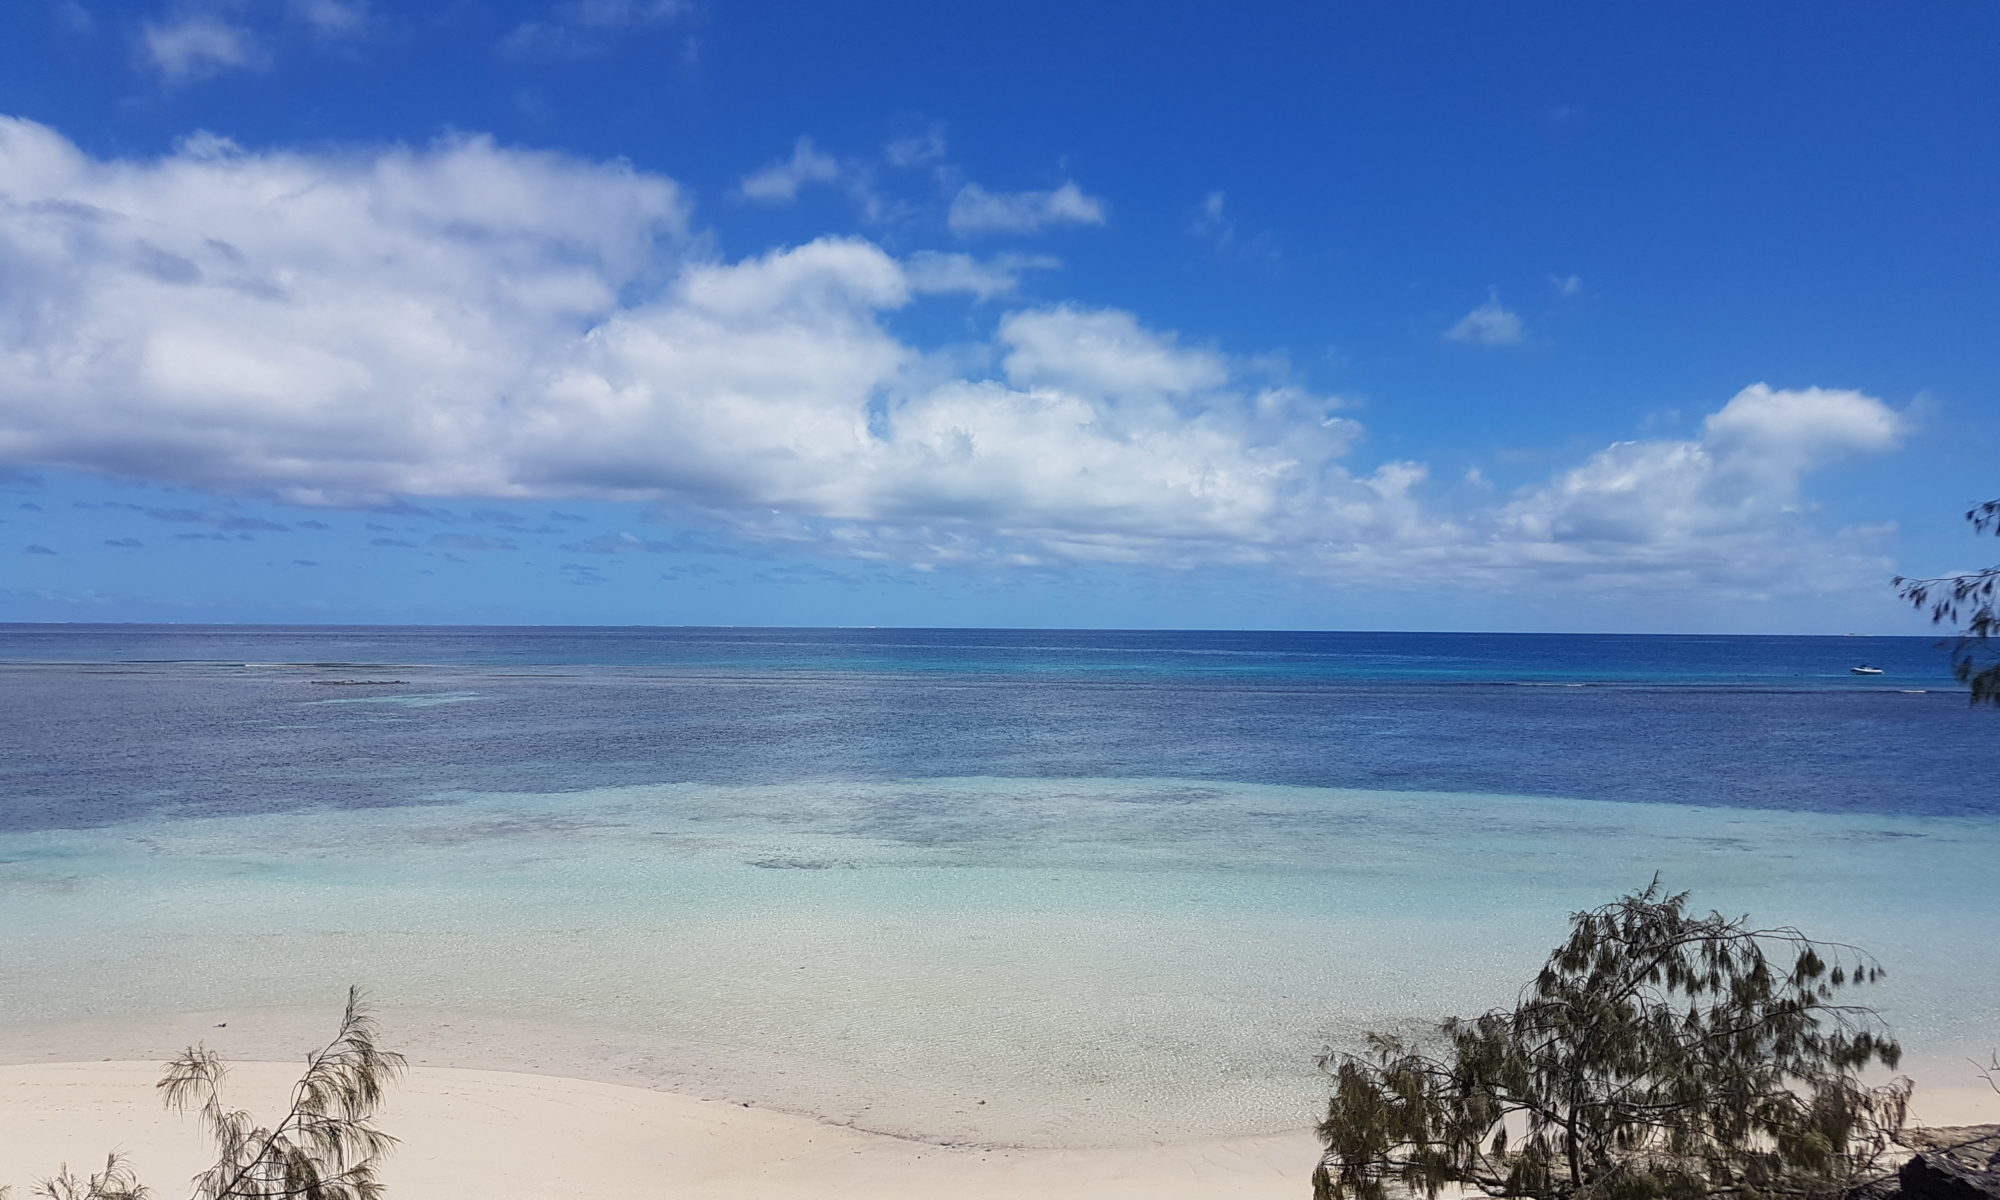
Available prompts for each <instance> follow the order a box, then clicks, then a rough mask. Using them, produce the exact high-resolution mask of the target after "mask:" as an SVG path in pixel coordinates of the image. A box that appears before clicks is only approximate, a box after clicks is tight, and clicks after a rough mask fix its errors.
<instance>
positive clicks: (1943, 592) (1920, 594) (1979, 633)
mask: <svg viewBox="0 0 2000 1200" xmlns="http://www.w3.org/2000/svg"><path fill="white" fill-rule="evenodd" d="M1965 519H1966V520H1967V521H1969V522H1971V524H1972V528H1973V529H1974V530H1975V531H1976V532H1979V533H1988V532H1991V533H1994V534H2000V500H1988V501H1987V502H1986V503H1984V504H1976V505H1974V506H1973V507H1972V508H1971V509H1969V510H1968V511H1967V512H1966V514H1965ZM1896 594H1897V595H1899V596H1901V597H1902V598H1903V599H1905V600H1908V601H1909V602H1910V604H1911V605H1912V606H1913V607H1915V608H1916V609H1917V610H1918V611H1919V612H1927V613H1929V614H1930V618H1931V624H1933V625H1956V626H1958V638H1957V640H1956V642H1955V643H1954V644H1953V646H1952V652H1951V667H1952V673H1953V674H1954V675H1956V676H1957V677H1958V681H1959V682H1960V683H1962V684H1965V685H1966V686H1967V687H1968V688H1970V689H1971V692H1972V702H1973V703H1974V704H1991V705H1994V706H1995V707H2000V652H1996V651H1995V650H1994V646H1995V645H1996V644H2000V642H1996V640H1995V639H2000V609H1996V608H1995V604H1996V602H2000V566H1991V567H1985V568H1982V569H1981V570H1977V571H1962V572H1959V573H1958V574H1955V575H1940V576H1938V577H1936V578H1933V579H1905V578H1904V577H1902V576H1900V575H1899V576H1897V577H1896Z"/></svg>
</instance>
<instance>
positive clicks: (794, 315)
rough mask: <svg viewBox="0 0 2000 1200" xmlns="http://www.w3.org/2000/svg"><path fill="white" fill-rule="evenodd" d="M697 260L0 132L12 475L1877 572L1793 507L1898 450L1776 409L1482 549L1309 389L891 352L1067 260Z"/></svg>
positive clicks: (480, 204) (331, 177)
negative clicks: (968, 303)
mask: <svg viewBox="0 0 2000 1200" xmlns="http://www.w3.org/2000/svg"><path fill="white" fill-rule="evenodd" d="M702 244H703V243H702V240H701V239H699V238H694V237H691V236H690V234H689V216H688V210H687V206H686V203H685V201H684V199H683V197H682V194H681V192H680V189H679V188H678V187H676V185H675V184H674V183H673V182H672V181H670V180H668V179H665V178H662V177H660V176H657V175H651V174H647V173H643V172H639V171H636V170H634V169H632V168H631V167H629V166H627V165H624V164H619V163H603V162H591V161H585V160H580V159H576V158H570V157H566V156H562V155H556V154H546V153H536V152H530V151H523V150H516V149H511V148H507V147H502V146H499V145H496V144H494V143H493V142H491V141H490V140H487V139H483V138H476V137H467V138H455V139H449V140H445V141H442V142H439V143H437V144H435V145H432V146H429V147H425V148H421V149H407V148H393V149H381V150H348V151H342V152H326V153H318V154H303V153H279V152H273V153H248V152H245V151H243V150H241V149H239V148H236V147H234V146H232V145H230V144H229V143H227V142H224V141H222V140H221V139H215V138H193V139H190V140H189V141H187V142H186V143H184V144H183V145H182V146H181V147H180V148H179V149H178V150H177V151H176V152H175V153H172V154H169V155H166V156H164V157H161V158H157V159H149V160H100V159H94V158H92V157H90V156H88V155H86V154H84V153H82V152H81V151H80V150H78V149H77V148H76V147H75V146H74V145H73V144H71V143H70V142H68V141H67V140H66V139H64V138H62V137H61V136H59V135H58V134H56V133H54V132H53V131H51V130H49V129H47V128H45V127H43V126H40V125H36V124H34V123H32V122H26V121H0V467H4V466H5V465H8V464H17V465H20V466H24V467H32V466H50V467H61V468H69V469H76V470H84V471H93V472H100V473H105V474H113V475H119V476H127V477H139V478H146V479H152V480H156V481H160V482H165V483H169V484H178V485H184V486H191V487H195V488H199V489H203V490H206V491H208V492H211V493H220V494H239V495H261V496H269V497H274V498H277V499H280V500H284V501H287V502H291V503H294V504H319V505H354V506H373V507H376V508H389V507H393V506H401V508H400V511H406V512H411V513H418V512H420V511H421V510H417V509H415V508H414V507H412V506H410V505H409V504H408V498H447V497H457V498H463V499H468V500H479V499H483V498H510V497H511V498H529V497H541V498H546V499H549V500H556V499H558V498H574V499H585V500H613V501H634V502H640V503H644V504H648V505H651V506H653V507H654V508H655V510H656V511H658V512H660V513H662V514H663V515H665V516H667V517H668V518H669V519H670V520H672V521H673V522H674V523H677V524H683V525H688V524H693V525H699V526H701V527H702V528H709V529H713V528H718V527H719V528H722V529H724V530H728V531H733V532H734V533H735V534H736V535H738V536H741V537H747V538H754V539H762V540H764V541H767V542H774V543H786V542H790V543H795V544H798V545H799V546H801V547H802V548H807V549H809V550H810V551H811V552H812V553H814V554H817V555H821V556H837V557H846V558H853V559H862V560H873V561H886V562H899V563H905V564H912V563H913V564H917V565H927V564H938V563H952V562H984V563H992V564H1001V565H1005V564H1033V563H1044V562H1052V561H1062V560H1071V561H1075V560H1085V561H1105V562H1133V563H1148V564H1193V563H1203V562H1209V563H1213V562H1225V563H1227V562H1245V563H1247V562H1265V563H1276V564H1281V565H1284V566H1286V567H1288V568H1291V569H1295V570H1299V571H1303V572H1316V573H1322V574H1326V575H1329V576H1332V577H1335V578H1340V579H1346V580H1351V581H1356V582H1390V583H1393V582H1395V581H1397V580H1406V579H1408V578H1409V577H1411V575H1412V574H1413V573H1425V574H1429V575H1435V573H1436V572H1439V571H1451V572H1454V573H1456V575H1458V576H1462V577H1465V578H1470V579H1476V580H1479V581H1482V582H1491V583H1493V584H1495V585H1496V586H1499V585H1505V584H1507V583H1508V581H1514V582H1517V583H1518V582H1520V581H1522V580H1530V581H1532V580H1545V579H1547V578H1549V577H1551V576H1552V575H1554V576H1560V577H1563V578H1575V579H1595V580H1599V581H1608V582H1607V586H1610V585H1614V584H1616V585H1622V584H1623V583H1624V582H1629V581H1633V580H1641V579H1646V578H1654V579H1657V578H1659V577H1660V576H1661V574H1662V573H1671V572H1683V573H1686V572H1709V573H1711V574H1717V573H1727V572H1731V571H1733V572H1735V573H1736V574H1735V575H1734V576H1732V578H1737V579H1738V582H1740V583H1742V585H1743V586H1750V582H1748V581H1747V580H1748V576H1749V575H1755V574H1756V573H1757V572H1760V571H1762V572H1765V573H1766V574H1768V573H1769V572H1771V571H1773V570H1781V569H1783V566H1784V564H1786V563H1796V562H1798V561H1800V560H1801V557H1802V556H1809V555H1817V556H1818V558H1817V559H1816V560H1815V561H1817V562H1819V563H1821V566H1820V567H1817V568H1815V570H1817V571H1819V572H1820V574H1821V575H1822V576H1824V575H1826V574H1827V573H1829V572H1835V573H1837V571H1838V570H1850V569H1851V568H1853V567H1854V565H1855V564H1856V563H1860V562H1863V561H1865V560H1866V558H1867V554H1868V553H1870V552H1869V551H1868V549H1867V547H1866V545H1865V542H1866V536H1865V535H1864V534H1838V533H1836V534H1832V535H1822V534H1821V533H1819V532H1818V531H1817V525H1816V524H1815V522H1814V521H1813V520H1812V516H1813V513H1812V508H1811V505H1810V502H1809V500H1808V499H1807V498H1806V494H1805V487H1804V484H1805V481H1806V480H1807V479H1808V477H1809V476H1810V475H1811V473H1812V472H1814V471H1816V470H1820V469H1823V468H1825V467H1827V466H1828V465H1830V464H1832V463H1834V462H1836V461H1837V460H1838V459H1839V458H1840V457H1842V456H1844V455H1853V454H1866V453H1878V452H1882V451H1885V450H1888V449H1891V448H1893V447H1894V446H1895V445H1896V444H1897V442H1898V440H1899V438H1900V437H1901V436H1902V433H1903V427H1904V418H1903V417H1902V416H1901V415H1899V414H1898V413H1896V412H1895V411H1894V410H1892V409H1890V408H1889V407H1888V406H1886V405H1884V404H1882V403H1881V402H1880V401H1879V400H1876V399H1874V398H1872V397H1868V396H1864V395H1861V394H1859V393H1856V392H1849V391H1837V390H1827V389H1811V388H1809V389H1801V390H1784V389H1776V388H1771V387H1765V386H1763V385H1758V386H1756V387H1751V388H1747V389H1745V390H1744V391H1743V392H1741V393H1740V394H1738V395H1737V396H1736V397H1735V398H1733V399H1731V400H1730V401H1729V402H1728V403H1727V404H1725V405H1723V406H1722V407H1720V408H1719V409H1718V410H1717V411H1716V412H1715V413H1714V414H1713V415H1712V416H1710V417H1709V418H1708V420H1707V421H1706V422H1705V423H1704V424H1703V425H1702V427H1701V429H1700V431H1699V433H1698V435H1696V436H1693V437H1690V438H1686V439H1680V440H1672V439H1666V440H1653V441H1643V442H1628V443H1620V444H1618V445H1614V446H1611V447H1608V448H1606V449H1604V450H1603V451H1600V452H1599V453H1597V454H1596V455H1593V456H1591V457H1590V458H1588V459H1587V460H1585V461H1584V462H1582V463H1580V464H1579V465H1577V466H1576V467H1574V468H1573V469H1571V470H1569V471H1566V472H1563V473H1560V474H1558V475H1557V476H1555V477H1554V478H1552V479H1550V480H1547V481H1545V482H1542V483H1539V484H1534V485H1531V486H1529V487H1526V488H1523V489H1520V490H1518V491H1515V492H1513V493H1511V494H1508V493H1500V492H1498V491H1497V489H1482V491H1481V496H1482V499H1481V500H1480V501H1479V502H1478V504H1477V505H1475V506H1473V507H1469V508H1468V507H1458V508H1454V507H1452V506H1451V505H1449V504H1447V503H1444V502H1443V501H1442V500H1440V499H1439V498H1438V497H1436V496H1433V495H1432V490H1433V489H1432V486H1431V484H1430V479H1429V471H1428V468H1427V467H1425V465H1424V464H1422V463H1416V462H1409V461H1403V460H1396V461H1389V462H1383V463H1376V464H1372V465H1366V464H1360V465H1357V464H1354V463H1352V461H1351V460H1352V458H1353V457H1354V455H1355V453H1356V450H1357V448H1358V447H1361V446H1364V445H1365V444H1366V443H1365V431H1364V430H1363V429H1362V428H1361V426H1360V425H1359V424H1358V423H1357V422H1356V421H1355V420H1353V419H1352V418H1350V417H1347V416H1345V415H1342V414H1341V413H1339V412H1338V411H1337V410H1338V409H1339V407H1340V405H1339V403H1338V402H1337V400H1335V399H1334V398H1332V397H1328V396H1325V395H1322V394H1319V393H1316V392H1314V391H1312V390H1310V389H1307V388H1304V387H1301V386H1298V385H1297V384H1296V382H1294V381H1292V380H1290V379H1288V378H1286V377H1285V373H1284V371H1283V369H1282V365H1281V364H1273V363H1269V362H1260V361H1259V360H1256V359H1239V358H1236V357H1232V356H1230V355H1228V354H1225V353H1223V352H1222V351H1220V350H1218V349H1216V348H1213V347H1210V346H1206V345H1203V344H1201V343H1199V342H1196V341H1191V340H1188V339H1184V338H1182V337H1180V336H1178V335H1176V334H1174V333H1173V332H1172V331H1169V330H1162V329H1158V328H1155V327H1152V326H1149V325H1148V324H1146V323H1145V322H1144V321H1142V320H1141V319H1140V318H1139V317H1138V316H1136V315H1135V314H1133V313H1130V312H1127V311H1124V310H1120V309H1110V308H1091V307H1083V306H1078V305H1035V304H1022V305H1017V306H1016V307H1015V308H1013V309H1012V310H1011V311H1007V312H1005V313H1002V314H1000V315H999V316H998V317H997V318H996V319H994V320H993V322H992V324H991V326H990V327H989V328H990V333H983V334H981V335H979V336H978V337H977V338H976V339H975V341H974V343H973V344H970V345H966V346H962V347H954V348H952V349H951V350H950V351H949V352H946V351H944V350H938V349H931V350H926V349H924V348H921V347H919V346H917V345H913V344H911V343H910V342H908V341H906V340H905V339H904V338H903V337H901V336H899V335H898V334H897V333H896V332H893V329H894V328H895V325H896V322H895V314H896V313H897V311H898V310H900V309H902V308H904V307H905V306H907V305H908V304H910V303H911V301H912V298H913V297H914V296H916V295H918V294H920V293H924V292H938V291H956V292H962V293H965V294H967V295H970V296H973V297H981V298H991V297H996V296H1002V295H1006V294H1008V292H1009V291H1010V290H1011V287H1012V284H1011V280H1012V279H1013V278H1015V277H1017V276H1018V274H1019V273H1020V272H1021V271H1023V270H1029V269H1036V268H1038V267H1040V266H1043V265H1046V264H1044V263H1043V262H1041V261H1040V260H1030V259H1009V258H1007V257H1006V256H1001V257H998V258H993V259H983V260H982V259H975V258H973V257H972V256H969V255H957V254H940V253H931V254H928V255H926V254H917V255H911V256H909V257H907V258H904V259H901V260H899V259H897V258H894V257H892V256H890V255H889V254H888V253H886V252H884V251H883V250H882V248H881V247H879V246H877V245H875V244H874V243H872V242H869V241H866V240H862V239H858V238H822V239H819V240H816V241H812V242H808V243H806V244H804V245H798V246H790V247H781V248H777V249H773V250H770V251H768V252H766V253H763V254H760V255H756V256H753V257H749V258H745V259H742V260H739V261H721V260H716V259H713V258H710V257H705V256H702V255H701V254H700V253H698V249H699V247H700V246H701V245H702ZM1452 486H1456V485H1455V484H1454V485H1452ZM167 514H172V515H167ZM148 515H153V516H156V517H158V519H161V520H170V521H171V520H185V521H194V522H199V523H202V524H208V525H211V526H215V527H217V528H221V529H241V528H243V527H244V526H242V525H240V524H235V523H232V522H236V521H239V520H256V519H255V518H238V517H237V516H236V515H234V514H231V513H228V512H226V511H225V510H222V509H189V510H187V512H186V513H185V514H183V513H181V511H180V510H161V511H160V512H159V513H149V514H148ZM475 519H477V514H476V513H475ZM565 519H567V518H565ZM258 528H261V526H259V527H258ZM371 529H372V530H374V531H375V532H381V533H383V534H391V533H393V532H394V531H393V530H391V529H389V528H388V527H384V526H371ZM176 536H187V535H176ZM194 536H202V537H217V538H220V537H225V536H228V535H226V534H222V533H213V534H199V535H194ZM238 536H252V535H251V534H249V533H243V534H239V535H238ZM1857 539H1858V540H1857ZM379 544H383V545H388V546H400V545H402V543H401V542H399V541H398V540H396V539H393V538H388V539H385V540H384V541H383V542H382V543H379ZM430 544H431V547H432V549H434V550H436V551H440V552H444V551H452V550H457V551H472V550H505V549H510V548H512V547H513V546H514V545H515V543H513V542H511V541H509V540H508V539H507V538H502V537H485V536H476V535H468V534H449V533H447V534H439V535H437V537H436V538H435V539H433V540H432V541H431V543H430ZM685 544H686V543H682V542H673V541H671V539H660V538H650V539H649V538H646V537H642V536H640V535H638V534H619V535H615V536H611V537H607V538H599V539H592V540H590V541H588V542H584V543H580V544H579V545H578V546H576V547H573V549H575V550H577V551H578V552H580V553H587V554H594V555H597V556H605V555H616V554H620V553H624V552H628V551H638V552H642V553H643V552H648V551H655V552H657V551H660V550H664V549H668V548H677V547H682V546H683V545H685ZM1732 563H1733V564H1735V565H1733V566H1732V565H1731V564H1732ZM1828 564H1831V565H1828ZM1841 564H1845V566H1842V565H1841ZM1649 573H1650V574H1649Z"/></svg>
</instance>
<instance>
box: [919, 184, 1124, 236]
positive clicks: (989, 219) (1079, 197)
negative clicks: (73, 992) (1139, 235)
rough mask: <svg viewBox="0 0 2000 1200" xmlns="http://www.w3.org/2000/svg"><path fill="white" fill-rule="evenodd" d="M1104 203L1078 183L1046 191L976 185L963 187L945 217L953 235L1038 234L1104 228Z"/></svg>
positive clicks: (1107, 209) (1105, 206)
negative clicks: (1082, 227)
mask: <svg viewBox="0 0 2000 1200" xmlns="http://www.w3.org/2000/svg"><path fill="white" fill-rule="evenodd" d="M1108 218H1109V208H1108V206H1107V205H1106V204H1105V203H1104V201H1102V200H1100V199H1098V198H1097V197H1095V196H1090V195H1086V194H1085V193H1084V191H1083V189H1082V188H1080V187H1078V186H1077V185H1076V184H1075V183H1064V184H1063V185H1062V186H1061V187H1058V188H1055V189H1053V190H1051V191H1046V192H990V191H987V190H986V189H985V188H983V187H980V186H979V185H978V184H976V183H968V184H966V185H965V186H964V187H962V188H960V189H959V191H958V194H957V195H956V196H954V197H953V198H952V202H951V211H950V213H949V214H948V216H947V218H946V222H947V224H949V225H950V226H951V230H952V232H953V233H958V234H983V233H1035V232H1037V231H1039V230H1041V229H1044V228H1046V227H1048V226H1051V225H1102V224H1104V222H1105V221H1106V220H1107V219H1108Z"/></svg>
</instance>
